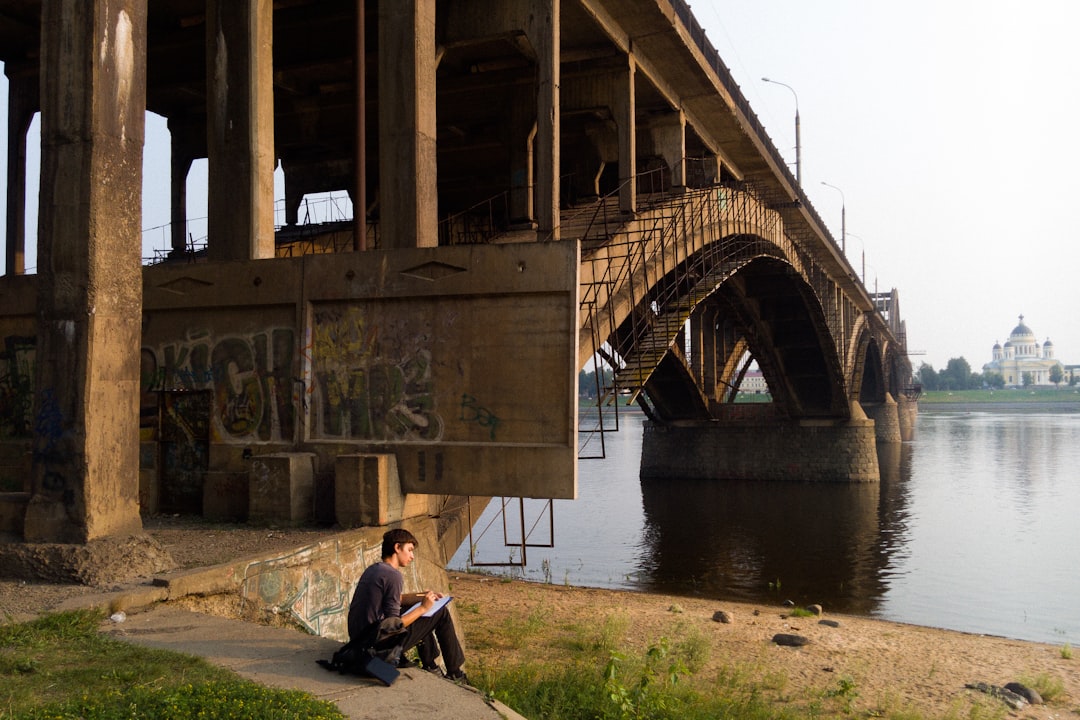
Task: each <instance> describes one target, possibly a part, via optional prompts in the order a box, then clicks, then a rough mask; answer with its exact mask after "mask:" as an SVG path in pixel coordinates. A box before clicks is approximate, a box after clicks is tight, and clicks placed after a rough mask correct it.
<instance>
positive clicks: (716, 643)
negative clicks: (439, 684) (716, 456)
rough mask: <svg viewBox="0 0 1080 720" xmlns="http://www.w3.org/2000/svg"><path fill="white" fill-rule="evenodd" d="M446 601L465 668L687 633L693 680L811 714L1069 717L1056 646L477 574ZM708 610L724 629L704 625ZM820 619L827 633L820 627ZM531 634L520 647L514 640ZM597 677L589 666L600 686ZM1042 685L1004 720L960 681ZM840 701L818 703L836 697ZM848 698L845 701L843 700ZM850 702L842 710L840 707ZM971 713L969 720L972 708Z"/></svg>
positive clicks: (1001, 708) (1074, 705) (1072, 679)
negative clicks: (1048, 691)
mask: <svg viewBox="0 0 1080 720" xmlns="http://www.w3.org/2000/svg"><path fill="white" fill-rule="evenodd" d="M451 586H452V593H453V595H454V597H455V602H456V603H457V605H458V607H457V612H458V617H459V618H460V622H461V623H462V625H463V631H464V633H465V634H466V641H467V643H468V645H469V652H470V656H469V657H470V661H469V662H470V665H471V666H472V667H476V668H479V667H481V666H485V665H486V666H488V667H498V666H500V665H505V664H507V663H514V662H521V661H525V660H527V659H530V658H536V657H538V656H540V657H546V658H549V659H553V660H554V659H557V658H558V657H559V653H568V652H570V651H568V650H566V649H565V648H566V647H567V646H568V645H569V643H566V642H561V643H560V642H559V640H560V638H563V639H565V638H566V637H570V636H572V635H574V634H575V633H580V632H581V629H580V628H581V627H588V626H595V627H597V628H599V627H601V626H604V625H605V622H606V621H607V618H613V619H614V622H608V626H609V627H616V628H621V631H620V634H621V635H622V637H621V642H622V643H625V646H626V647H627V648H628V649H630V648H634V649H640V650H644V649H645V648H647V647H648V645H650V644H653V643H656V642H658V641H659V640H660V639H661V638H667V639H668V640H669V641H671V642H676V641H677V639H678V638H683V637H688V636H691V635H694V636H696V637H699V638H702V639H704V641H705V642H706V643H707V647H708V651H707V656H708V661H707V662H706V664H705V666H704V667H703V668H702V669H701V670H700V671H699V672H698V673H697V674H696V675H695V677H697V678H702V679H706V678H714V677H716V676H717V674H718V673H719V672H721V671H727V672H729V673H730V672H735V673H737V674H738V675H739V676H741V677H745V678H748V679H749V680H751V681H756V682H760V683H761V684H762V687H763V688H764V689H765V690H766V692H767V694H768V695H769V696H770V698H771V699H773V700H774V701H775V702H778V703H782V704H784V705H787V706H790V707H792V708H806V709H808V710H809V708H810V707H811V705H815V704H816V705H815V706H816V707H819V708H822V709H826V710H828V711H830V712H836V713H837V714H838V715H837V716H841V715H842V714H843V712H844V711H843V707H844V706H847V707H848V709H849V710H851V711H852V713H853V715H854V716H856V717H860V716H861V717H867V716H884V717H888V716H889V715H891V714H897V713H901V712H902V711H905V710H909V711H911V712H913V713H916V714H917V715H916V716H918V717H924V718H939V717H954V718H967V717H1023V718H1066V717H1077V716H1078V715H1080V656H1078V657H1076V658H1072V659H1067V658H1065V657H1063V655H1067V654H1069V652H1068V651H1066V650H1065V649H1064V648H1063V647H1062V646H1053V645H1044V644H1039V643H1031V642H1024V641H1019V640H1010V639H1005V638H998V637H989V636H983V635H972V634H967V633H959V632H952V631H947V630H938V629H932V628H925V627H918V626H913V625H903V624H898V623H891V622H885V621H881V620H872V619H869V618H861V617H855V616H847V615H834V614H832V613H829V612H828V608H825V613H824V615H823V616H822V617H821V618H818V617H812V618H810V617H807V618H802V617H798V618H797V617H791V616H789V615H788V613H789V612H790V611H789V610H788V609H786V608H783V607H772V606H765V605H751V604H739V603H731V602H723V601H716V600H705V599H699V598H683V597H674V596H664V595H653V594H643V593H634V592H623V591H613V590H600V589H592V588H570V587H565V586H559V585H545V584H539V583H530V582H524V581H513V582H508V581H506V580H504V579H502V578H496V577H488V576H483V575H468V574H462V573H452V574H451ZM718 610H725V611H727V612H729V613H731V615H732V617H733V622H732V623H730V624H723V623H720V622H715V621H714V620H713V619H712V618H713V615H714V614H715V613H716V612H717V611H718ZM823 619H824V620H830V621H834V622H835V623H837V624H838V626H837V627H831V626H829V625H825V624H821V623H820V620H823ZM529 628H535V629H537V637H535V638H529V639H527V641H526V642H520V641H517V640H515V639H514V636H515V634H520V633H523V632H524V633H527V632H530V630H529ZM777 633H790V634H798V635H802V636H804V637H806V638H807V639H808V640H809V643H808V644H807V645H805V646H803V647H799V648H791V647H780V646H778V645H776V644H775V643H773V642H772V641H771V640H772V638H773V636H774V635H775V634H777ZM600 669H601V668H597V677H598V678H599V673H600ZM1036 679H1042V680H1044V681H1048V682H1049V683H1050V684H1051V685H1055V686H1057V687H1059V688H1060V691H1059V693H1058V694H1057V696H1056V697H1054V698H1053V699H1052V700H1051V702H1049V703H1048V704H1045V705H1039V706H1028V707H1026V708H1024V709H1022V710H1019V711H1014V710H1011V709H1010V708H1009V707H1007V706H1006V705H1005V704H1004V703H1003V702H1001V701H1000V700H997V699H994V698H991V697H989V696H988V695H985V694H983V693H980V692H975V691H973V690H970V689H966V688H965V685H967V684H969V683H980V682H981V683H986V684H989V685H998V686H1002V685H1005V684H1006V683H1009V682H1027V683H1033V682H1034V681H1035V680H1036ZM845 687H846V688H848V691H847V692H845V693H843V694H840V695H839V696H838V697H834V698H832V699H831V700H824V699H823V698H824V696H826V695H828V694H829V693H830V692H832V693H833V694H834V695H836V691H837V690H839V689H841V688H845ZM852 691H853V692H854V693H855V695H854V696H853V695H852ZM848 701H850V703H848ZM976 706H978V707H979V708H980V710H977V711H976V713H977V714H974V715H973V714H972V708H975V707H976Z"/></svg>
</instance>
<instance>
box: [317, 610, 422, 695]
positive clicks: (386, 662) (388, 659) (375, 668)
mask: <svg viewBox="0 0 1080 720" xmlns="http://www.w3.org/2000/svg"><path fill="white" fill-rule="evenodd" d="M406 634H407V633H406V632H405V626H404V625H402V624H401V618H399V617H392V618H386V619H385V620H383V621H382V622H378V623H372V624H371V625H370V626H369V627H368V628H367V629H366V630H364V631H363V632H362V633H360V635H359V637H356V638H352V639H350V640H349V642H347V643H345V644H344V645H342V646H341V647H340V648H338V649H337V651H336V652H335V653H334V655H333V657H331V658H330V659H329V660H316V661H315V662H317V663H319V665H322V666H323V667H324V668H326V669H327V670H335V671H337V672H339V673H341V674H343V675H361V676H364V677H373V678H375V679H376V680H378V681H379V682H381V683H383V684H384V685H387V686H390V685H392V684H393V683H394V680H396V679H397V677H398V675H399V674H400V673H399V672H398V669H397V664H398V662H399V661H400V660H401V656H402V654H403V653H404V652H405V637H406Z"/></svg>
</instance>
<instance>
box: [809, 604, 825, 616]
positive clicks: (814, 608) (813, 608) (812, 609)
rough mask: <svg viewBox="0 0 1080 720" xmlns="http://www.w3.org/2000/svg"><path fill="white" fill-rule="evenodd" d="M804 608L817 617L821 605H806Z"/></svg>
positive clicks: (819, 614) (819, 613)
mask: <svg viewBox="0 0 1080 720" xmlns="http://www.w3.org/2000/svg"><path fill="white" fill-rule="evenodd" d="M806 610H807V612H810V613H812V614H814V615H817V616H818V617H821V613H822V609H821V606H820V605H818V604H814V605H807V606H806Z"/></svg>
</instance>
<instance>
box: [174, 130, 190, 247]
mask: <svg viewBox="0 0 1080 720" xmlns="http://www.w3.org/2000/svg"><path fill="white" fill-rule="evenodd" d="M193 160H194V158H192V157H191V155H190V154H188V153H186V152H185V151H184V150H183V149H181V148H180V147H179V146H178V145H177V144H176V141H175V140H174V141H173V146H172V155H171V157H170V166H168V178H170V182H171V193H170V195H171V203H172V204H171V207H170V226H168V228H170V239H171V241H172V242H171V245H172V250H171V252H170V256H177V257H178V256H183V255H184V253H185V252H186V250H187V248H188V234H187V229H188V173H189V172H190V171H191V163H192V161H193Z"/></svg>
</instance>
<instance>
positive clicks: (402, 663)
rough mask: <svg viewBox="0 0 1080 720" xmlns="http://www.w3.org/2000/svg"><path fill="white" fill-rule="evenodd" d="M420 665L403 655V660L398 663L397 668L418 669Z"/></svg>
mask: <svg viewBox="0 0 1080 720" xmlns="http://www.w3.org/2000/svg"><path fill="white" fill-rule="evenodd" d="M419 665H420V663H418V662H416V661H415V660H410V659H409V658H407V657H405V656H404V655H402V656H401V658H400V659H399V660H398V661H397V666H398V667H399V668H414V667H417V666H419Z"/></svg>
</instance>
